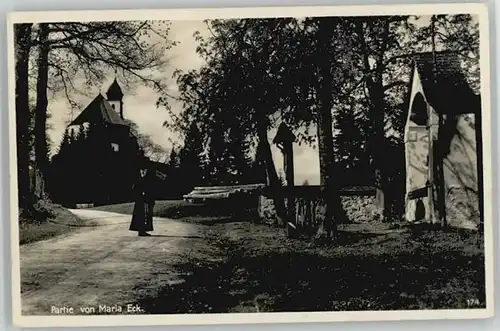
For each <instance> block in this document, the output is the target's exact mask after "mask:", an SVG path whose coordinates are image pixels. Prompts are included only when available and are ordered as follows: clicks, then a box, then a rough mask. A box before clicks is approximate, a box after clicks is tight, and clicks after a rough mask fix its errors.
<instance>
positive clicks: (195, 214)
mask: <svg viewBox="0 0 500 331" xmlns="http://www.w3.org/2000/svg"><path fill="white" fill-rule="evenodd" d="M92 209H94V210H102V211H107V212H113V213H120V214H127V215H131V214H132V212H133V210H134V203H133V202H128V203H121V204H115V205H107V206H99V207H95V208H92ZM233 210H238V208H233ZM242 210H243V213H244V212H245V210H244V209H242ZM153 216H155V217H166V218H172V219H178V220H183V221H186V222H198V223H204V224H214V223H216V222H220V221H222V220H224V221H230V220H232V219H234V217H235V215H234V213H232V212H231V211H229V210H228V205H227V203H226V202H225V201H222V202H220V203H217V202H214V203H211V204H206V203H205V204H193V203H190V202H186V201H184V200H160V201H156V203H155V207H154V210H153ZM242 216H245V215H240V217H239V219H241V217H242ZM247 216H248V215H247Z"/></svg>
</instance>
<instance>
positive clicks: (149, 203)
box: [129, 167, 155, 237]
mask: <svg viewBox="0 0 500 331" xmlns="http://www.w3.org/2000/svg"><path fill="white" fill-rule="evenodd" d="M153 175H154V174H153V171H152V170H151V169H148V168H147V167H144V168H143V169H141V170H140V176H139V179H138V181H137V183H136V185H135V186H134V194H135V204H134V211H133V214H132V222H131V223H130V228H129V230H130V231H137V232H138V235H139V236H141V237H149V236H151V235H150V234H149V233H148V232H149V231H153V208H154V205H155V200H154V197H153V195H152V192H151V176H153Z"/></svg>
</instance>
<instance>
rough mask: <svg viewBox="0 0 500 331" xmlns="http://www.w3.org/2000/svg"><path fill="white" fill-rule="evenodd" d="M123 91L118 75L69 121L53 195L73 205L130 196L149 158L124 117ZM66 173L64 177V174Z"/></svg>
mask: <svg viewBox="0 0 500 331" xmlns="http://www.w3.org/2000/svg"><path fill="white" fill-rule="evenodd" d="M124 113H125V107H124V103H123V92H122V89H121V87H120V85H119V84H118V82H117V80H116V79H115V80H114V81H113V83H112V84H111V86H110V87H109V88H108V90H107V92H106V96H104V95H102V94H101V93H99V94H98V95H97V96H96V97H95V98H94V99H93V100H92V101H91V102H90V103H89V104H88V105H87V106H86V107H85V108H84V109H83V111H82V112H81V113H80V114H79V115H78V116H77V117H76V118H75V119H74V120H73V121H72V122H71V123H70V124H69V125H68V127H67V132H66V135H65V137H64V139H63V142H62V143H61V148H60V150H59V151H58V153H57V154H56V155H55V156H54V158H53V162H52V163H53V164H52V165H53V166H52V168H53V170H54V171H53V173H54V176H58V177H56V178H57V179H56V180H54V181H52V182H54V183H60V185H56V186H57V187H53V188H52V190H51V191H52V192H53V194H52V195H53V196H54V197H53V199H54V200H55V201H56V202H58V201H57V200H60V202H61V203H65V204H68V205H72V204H76V203H93V204H110V203H118V202H123V201H128V200H130V199H131V197H132V186H133V184H134V183H135V181H136V179H137V175H138V167H139V166H140V163H141V162H142V161H143V160H144V155H143V152H142V151H141V149H140V147H139V144H138V142H137V138H136V137H135V136H134V134H133V133H132V132H131V130H130V126H129V124H128V123H127V121H126V118H125V117H124ZM60 177H64V180H62V178H60Z"/></svg>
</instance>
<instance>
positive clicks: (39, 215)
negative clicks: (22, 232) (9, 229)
mask: <svg viewBox="0 0 500 331" xmlns="http://www.w3.org/2000/svg"><path fill="white" fill-rule="evenodd" d="M54 207H55V206H54V205H53V204H52V203H51V202H50V201H49V200H48V199H40V200H38V201H37V202H35V204H34V205H33V208H31V209H29V210H24V211H21V215H22V219H24V220H29V222H30V223H44V222H46V221H47V220H49V219H53V218H55V217H56V210H55V208H54Z"/></svg>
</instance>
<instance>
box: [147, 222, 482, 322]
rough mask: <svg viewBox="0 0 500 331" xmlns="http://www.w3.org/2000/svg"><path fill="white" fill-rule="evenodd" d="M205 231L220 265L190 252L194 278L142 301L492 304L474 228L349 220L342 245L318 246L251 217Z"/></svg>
mask: <svg viewBox="0 0 500 331" xmlns="http://www.w3.org/2000/svg"><path fill="white" fill-rule="evenodd" d="M204 228H205V231H206V233H205V237H206V238H207V239H208V240H209V244H207V246H206V247H207V248H208V247H209V246H215V247H217V248H218V251H220V252H221V253H220V256H218V259H215V261H217V262H215V263H209V262H207V259H206V258H203V256H204V255H203V254H204V252H203V251H202V250H200V252H196V251H195V250H193V252H192V254H190V258H191V259H192V261H190V262H189V263H185V264H179V265H177V269H178V272H180V273H182V274H185V275H187V276H186V278H185V279H184V280H185V281H184V282H183V283H181V284H178V285H175V286H165V287H164V288H163V289H161V290H160V292H159V294H157V295H155V296H154V297H144V298H140V300H138V301H139V304H140V305H141V306H142V307H144V308H145V309H146V311H147V312H148V313H153V314H158V313H161V314H167V313H228V312H284V311H353V310H400V309H443V308H446V309H457V308H475V307H484V306H485V280H484V253H483V245H482V239H481V237H478V235H477V234H475V233H468V232H463V231H453V230H446V231H444V230H432V229H428V228H409V227H405V228H402V229H390V228H389V227H388V226H386V225H383V224H382V225H378V226H376V227H374V226H373V224H372V225H367V224H357V225H353V224H350V225H346V226H342V228H341V232H340V238H339V240H338V241H337V242H336V243H335V244H331V245H319V244H315V243H312V242H308V241H302V240H289V239H286V238H285V237H284V235H283V233H282V231H281V230H280V229H276V228H270V227H267V226H265V225H259V224H252V223H248V222H233V223H219V224H214V225H213V226H207V227H204ZM211 260H212V261H214V259H211ZM471 302H474V303H475V304H477V303H479V304H478V305H476V306H470V305H469V304H470V303H471Z"/></svg>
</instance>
